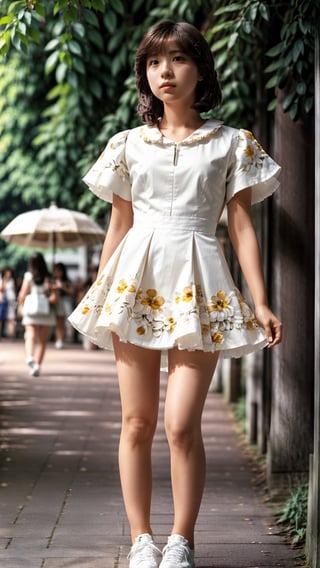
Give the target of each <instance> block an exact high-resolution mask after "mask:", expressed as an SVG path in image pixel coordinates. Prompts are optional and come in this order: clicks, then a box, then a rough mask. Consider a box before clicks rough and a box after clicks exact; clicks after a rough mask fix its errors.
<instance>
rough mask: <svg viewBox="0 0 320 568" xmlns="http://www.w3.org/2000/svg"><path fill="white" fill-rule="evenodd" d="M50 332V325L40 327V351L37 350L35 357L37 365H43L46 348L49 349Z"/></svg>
mask: <svg viewBox="0 0 320 568" xmlns="http://www.w3.org/2000/svg"><path fill="white" fill-rule="evenodd" d="M49 331H50V326H48V325H40V326H39V330H38V339H39V345H38V349H37V355H36V357H35V361H36V363H38V365H41V363H42V359H43V357H44V354H45V351H46V347H47V343H48V337H49Z"/></svg>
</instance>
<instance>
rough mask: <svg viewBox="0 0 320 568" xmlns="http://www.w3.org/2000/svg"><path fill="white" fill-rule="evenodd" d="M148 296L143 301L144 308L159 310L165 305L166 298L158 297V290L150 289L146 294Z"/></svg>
mask: <svg viewBox="0 0 320 568" xmlns="http://www.w3.org/2000/svg"><path fill="white" fill-rule="evenodd" d="M146 294H147V296H146V297H145V298H143V299H142V300H141V304H142V305H143V306H150V307H151V308H152V309H153V310H159V309H160V308H161V306H163V304H164V298H163V297H162V296H157V290H154V289H153V288H149V290H147V292H146Z"/></svg>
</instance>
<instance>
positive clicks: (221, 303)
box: [209, 290, 229, 312]
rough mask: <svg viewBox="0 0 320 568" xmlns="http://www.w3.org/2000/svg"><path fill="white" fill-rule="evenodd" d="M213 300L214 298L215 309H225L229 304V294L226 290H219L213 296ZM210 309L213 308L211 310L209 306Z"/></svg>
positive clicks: (219, 310)
mask: <svg viewBox="0 0 320 568" xmlns="http://www.w3.org/2000/svg"><path fill="white" fill-rule="evenodd" d="M211 300H212V307H213V309H214V310H218V312H221V311H222V310H225V309H226V308H228V306H229V304H228V302H227V294H226V293H225V292H223V291H222V290H219V292H217V294H216V296H212V297H211ZM209 311H212V310H210V306H209Z"/></svg>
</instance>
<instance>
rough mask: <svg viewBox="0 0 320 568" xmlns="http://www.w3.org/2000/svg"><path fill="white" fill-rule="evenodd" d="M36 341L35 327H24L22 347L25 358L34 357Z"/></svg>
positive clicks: (30, 325)
mask: <svg viewBox="0 0 320 568" xmlns="http://www.w3.org/2000/svg"><path fill="white" fill-rule="evenodd" d="M36 339H37V326H36V325H33V324H29V325H26V327H25V332H24V347H25V353H26V358H27V359H30V357H32V358H33V357H34V352H35V346H36Z"/></svg>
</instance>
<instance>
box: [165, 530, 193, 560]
mask: <svg viewBox="0 0 320 568" xmlns="http://www.w3.org/2000/svg"><path fill="white" fill-rule="evenodd" d="M159 568H195V563H194V552H193V550H191V548H190V547H189V543H188V541H187V540H186V539H185V538H184V537H183V536H180V535H179V534H172V535H171V536H169V538H168V544H166V546H165V547H164V549H163V560H162V562H161V564H160V566H159Z"/></svg>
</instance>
